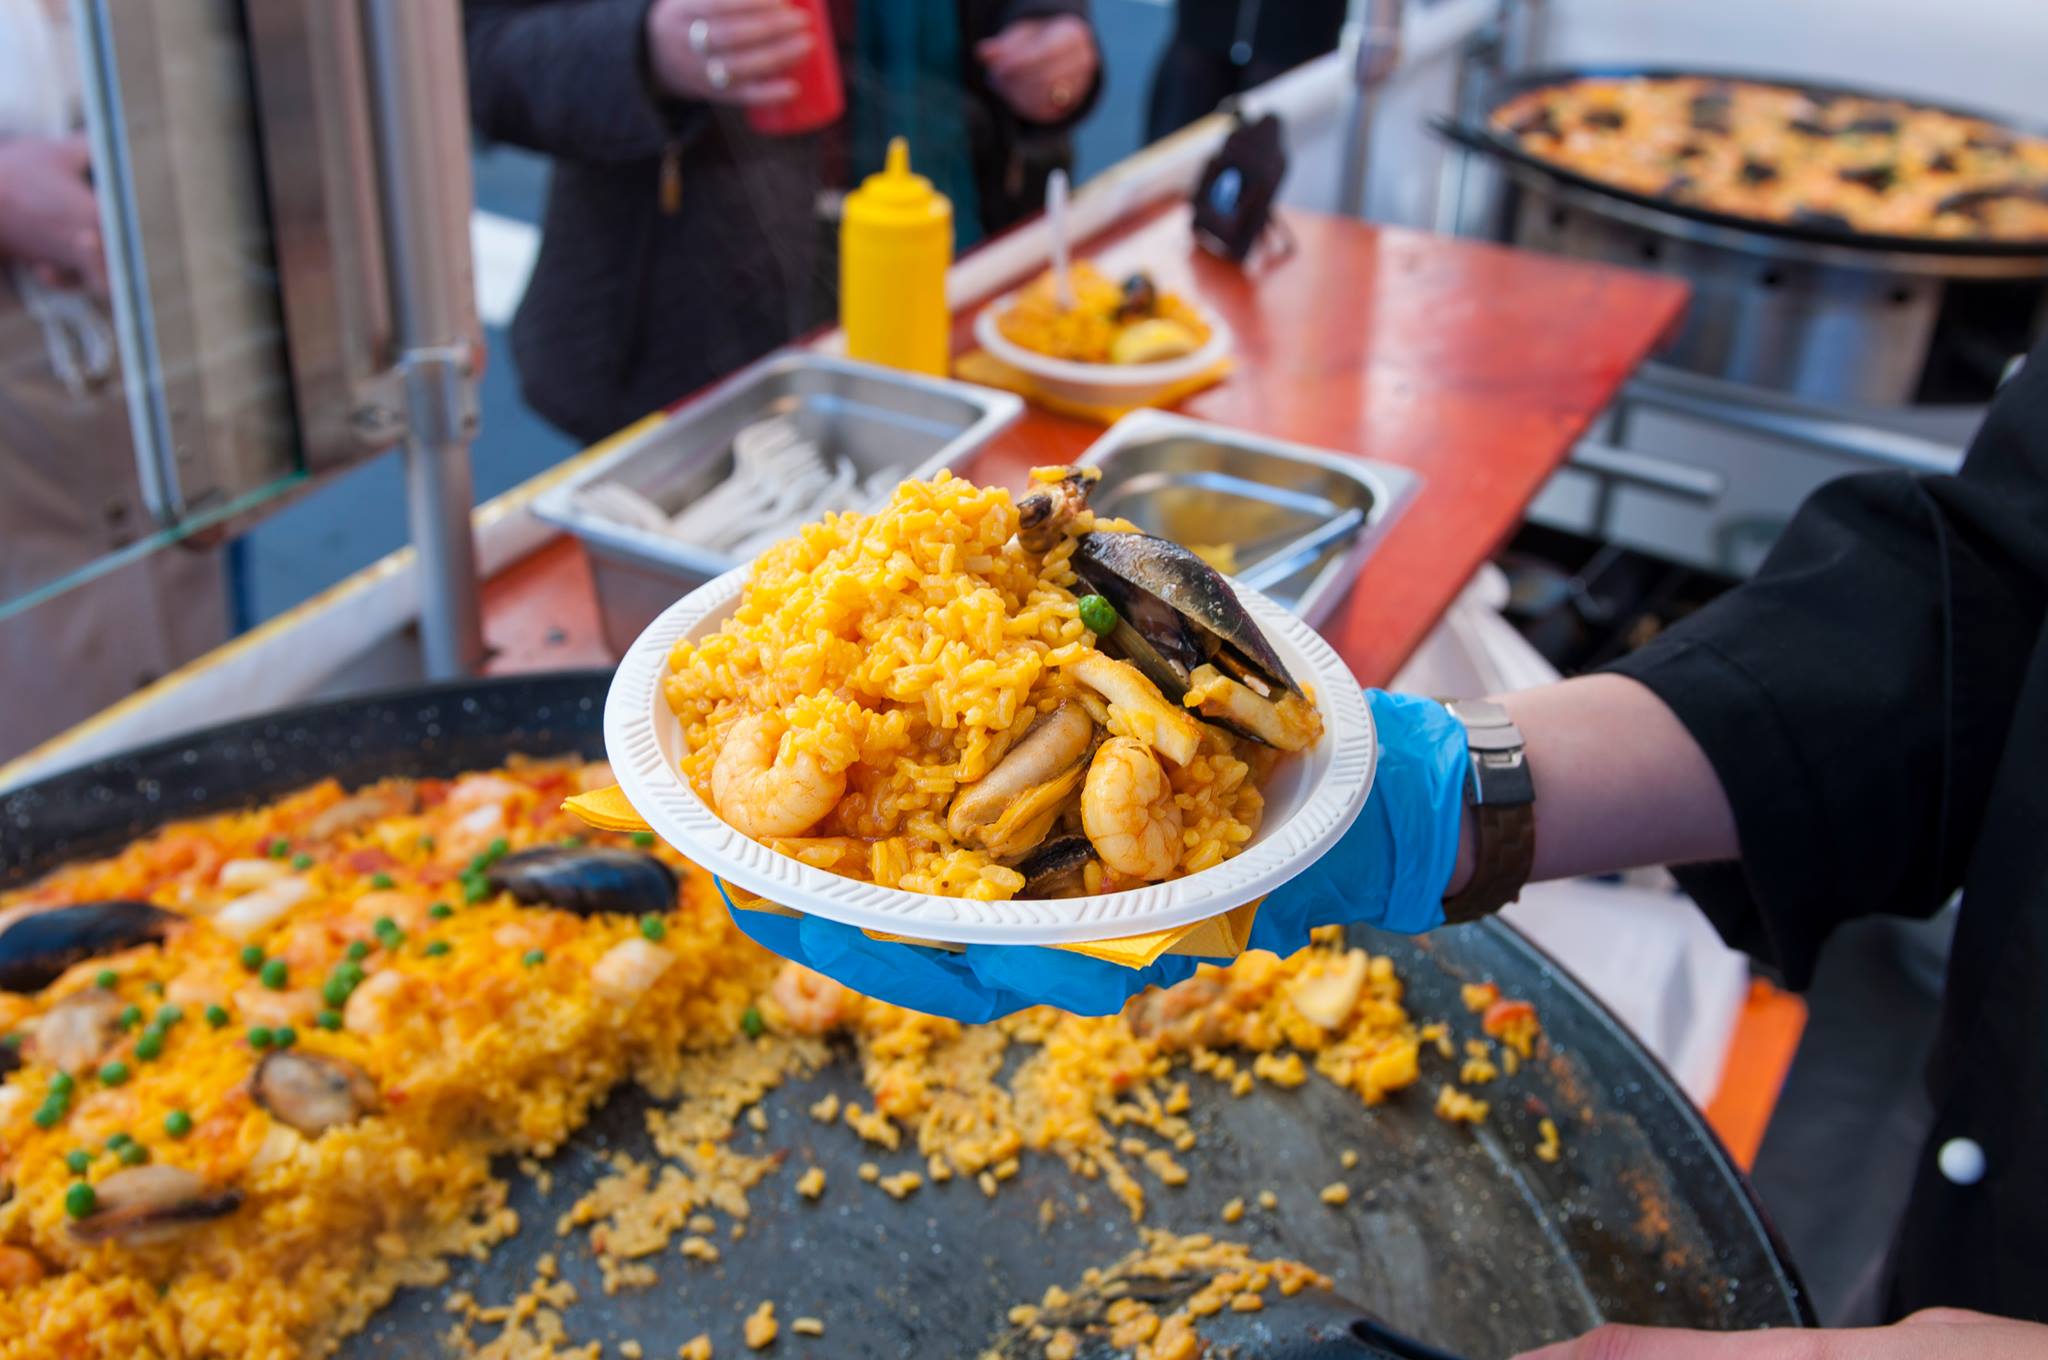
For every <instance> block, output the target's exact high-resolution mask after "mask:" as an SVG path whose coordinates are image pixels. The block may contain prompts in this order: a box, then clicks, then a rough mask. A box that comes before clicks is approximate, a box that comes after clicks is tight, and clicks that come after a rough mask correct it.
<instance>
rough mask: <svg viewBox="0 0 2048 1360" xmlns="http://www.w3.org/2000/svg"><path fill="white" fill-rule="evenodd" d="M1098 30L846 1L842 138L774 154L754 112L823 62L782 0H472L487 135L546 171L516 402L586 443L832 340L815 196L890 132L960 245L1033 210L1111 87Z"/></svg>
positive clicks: (997, 14)
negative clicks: (809, 340) (719, 382)
mask: <svg viewBox="0 0 2048 1360" xmlns="http://www.w3.org/2000/svg"><path fill="white" fill-rule="evenodd" d="M1088 13H1089V10H1088V3H1087V0H833V15H832V17H833V19H834V21H835V33H836V34H837V40H838V41H839V44H840V53H841V57H842V66H843V69H844V71H845V77H846V84H847V89H848V98H849V104H850V108H849V113H848V117H847V119H846V120H845V121H844V122H843V123H842V124H841V125H839V126H838V127H835V128H833V129H828V130H827V132H825V133H822V134H811V135H805V136H793V137H771V136H765V135H763V134H761V133H759V132H756V131H755V130H754V129H753V128H752V127H751V126H750V125H749V124H748V122H747V118H746V111H747V110H748V109H749V108H752V107H758V106H763V105H771V104H778V103H781V102H784V101H786V100H788V99H789V98H791V97H792V96H793V95H794V94H795V93H796V92H797V86H796V84H795V82H794V81H793V80H792V79H791V72H793V71H794V70H795V69H796V67H797V66H798V64H799V63H800V62H801V61H802V60H803V58H804V57H805V55H806V54H807V53H808V52H809V51H810V50H811V46H812V44H813V43H815V42H817V41H818V40H819V37H818V35H817V34H815V33H813V31H812V27H811V24H810V21H809V20H808V18H807V17H806V15H805V14H804V13H803V12H802V11H801V10H798V9H796V8H795V7H793V6H792V5H790V4H788V3H786V0H652V2H651V3H650V2H649V0H467V3H466V4H465V6H464V24H465V29H466V34H467V39H468V53H469V85H470V102H471V110H472V113H473V116H474V119H475V123H476V127H477V130H478V132H479V134H480V135H481V136H482V137H484V138H486V139H488V140H492V141H499V142H505V143H508V144H510V145H514V146H520V147H524V148H526V149H528V150H532V151H538V152H541V153H543V154H545V155H547V156H550V157H552V158H553V160H554V170H553V176H552V178H551V181H550V183H549V187H548V199H547V207H546V211H545V214H544V217H543V221H542V238H541V248H540V257H539V259H538V260H537V262H536V263H535V266H534V271H533V278H532V281H531V283H530V284H529V285H528V287H527V291H526V296H525V298H524V299H523V300H522V302H521V303H520V307H519V311H518V314H517V315H516V316H515V318H514V320H513V323H512V351H513V356H514V358H515V360H516V361H517V363H518V366H519V372H520V381H521V388H522V391H523V392H524V394H525V396H526V399H527V401H528V402H529V403H530V404H531V405H532V406H533V408H534V410H536V411H538V412H539V413H540V414H541V415H542V416H543V417H544V418H546V419H547V420H548V421H549V422H550V423H552V424H554V425H556V426H558V427H559V428H561V429H562V430H564V431H566V432H568V433H569V434H571V435H573V436H575V437H576V438H579V439H582V440H585V441H593V440H596V439H599V438H602V437H603V436H605V435H607V434H610V433H611V432H613V431H615V430H617V429H619V428H620V427H622V426H624V425H626V424H627V423H629V422H631V421H633V420H635V419H637V418H639V417H640V416H643V415H645V414H646V413H648V412H649V411H653V410H656V409H658V408H659V407H660V406H662V405H663V404H665V403H667V402H670V401H673V400H675V399H677V398H679V397H682V396H686V395H688V394H689V393H690V392H692V391H694V390H696V389H697V388H699V387H702V386H704V385H705V384H707V383H709V382H711V381H713V380H715V379H717V378H719V377H722V376H724V375H726V374H728V373H731V372H732V371H733V370H735V369H737V368H740V367H742V366H743V365H745V364H747V363H749V362H750V361H752V360H754V359H756V358H758V357H760V356H761V355H762V354H765V353H767V352H768V351H769V350H771V349H774V348H775V347H776V346H778V345H781V344H784V343H787V342H788V341H789V340H791V339H793V338H795V337H796V336H798V335H800V334H802V333H803V332H805V331H806V330H809V329H811V328H813V327H815V326H817V325H819V324H822V323H823V322H825V321H827V320H829V319H830V318H831V316H832V314H833V312H834V311H835V310H836V307H835V303H834V300H833V288H834V286H835V285H834V283H833V280H834V277H835V273H836V271H835V270H834V268H833V262H832V257H831V242H830V233H829V231H825V230H821V229H820V219H819V200H820V192H821V190H822V189H825V188H826V187H828V186H830V185H836V186H839V187H845V186H846V185H847V184H850V183H851V181H852V180H853V179H855V178H858V176H859V175H860V174H861V173H864V172H865V170H867V169H871V168H875V167H878V166H879V165H880V163H881V148H882V145H883V143H884V141H885V140H886V137H887V135H889V134H890V133H891V132H895V131H901V132H904V133H906V134H907V135H909V137H910V139H911V155H912V159H913V161H914V162H915V163H916V165H917V168H918V170H919V172H920V173H924V174H927V175H930V176H932V177H933V178H934V179H935V180H936V182H937V183H938V185H939V187H940V188H941V189H942V190H943V191H945V192H947V193H948V194H949V195H951V196H953V197H954V200H955V206H956V211H957V212H958V213H959V217H958V219H957V221H958V224H959V226H960V227H961V240H962V241H963V243H965V242H971V241H972V240H973V239H976V238H977V237H978V235H979V234H980V233H981V232H982V231H984V230H999V229H1000V228H1002V227H1004V226H1007V225H1008V224H1009V223H1011V222H1013V221H1015V220H1017V218H1019V217H1021V216H1023V215H1025V214H1026V213H1029V212H1031V211H1034V210H1035V209H1036V208H1037V206H1038V205H1039V204H1040V203H1041V202H1042V200H1043V193H1044V184H1045V179H1046V177H1047V175H1049V174H1050V172H1051V170H1052V169H1053V167H1054V166H1055V165H1058V164H1063V163H1064V158H1065V156H1066V154H1067V152H1066V143H1065V131H1066V129H1068V128H1069V127H1071V126H1072V123H1073V122H1074V120H1075V119H1077V118H1078V117H1080V116H1081V115H1082V114H1083V113H1085V112H1086V110H1087V108H1088V106H1089V104H1090V102H1091V101H1092V100H1093V98H1094V95H1095V92H1096V90H1097V88H1098V86H1099V83H1100V76H1099V68H1100V57H1099V54H1098V53H1097V51H1096V47H1095V38H1094V31H1093V29H1092V27H1091V26H1090V24H1089V21H1088ZM828 161H829V162H831V163H832V164H831V168H830V169H829V170H828V167H827V164H826V163H827V162H828Z"/></svg>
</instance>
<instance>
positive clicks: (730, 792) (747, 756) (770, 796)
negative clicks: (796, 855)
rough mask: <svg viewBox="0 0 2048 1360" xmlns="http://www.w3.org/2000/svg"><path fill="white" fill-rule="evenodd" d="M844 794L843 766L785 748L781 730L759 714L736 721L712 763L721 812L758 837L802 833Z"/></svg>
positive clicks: (714, 798) (714, 795)
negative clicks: (831, 765) (832, 765)
mask: <svg viewBox="0 0 2048 1360" xmlns="http://www.w3.org/2000/svg"><path fill="white" fill-rule="evenodd" d="M845 792H846V772H845V771H844V770H827V769H826V768H825V765H824V762H822V761H820V760H819V759H818V757H817V756H816V755H814V754H812V753H810V752H807V751H795V750H789V749H786V748H785V746H784V743H783V741H782V733H781V732H779V731H778V730H776V727H775V726H774V725H772V724H771V723H770V720H769V718H768V717H767V715H765V714H760V713H755V714H750V715H749V716H747V717H744V718H741V719H740V720H739V721H738V722H736V723H734V724H733V725H732V730H731V731H730V732H728V733H726V736H725V745H724V746H723V747H721V748H720V749H719V752H718V760H717V762H716V763H715V764H713V765H712V767H711V801H712V803H713V805H714V806H716V808H717V809H718V815H719V816H721V817H723V818H725V820H726V821H728V822H730V823H732V825H733V826H735V827H737V828H738V829H739V830H740V831H742V832H744V833H746V834H747V835H749V836H753V837H756V838H760V837H764V836H800V835H802V834H803V833H804V832H806V831H808V830H810V829H811V828H812V827H814V826H816V825H817V824H818V823H819V822H820V821H821V820H823V819H824V816H825V814H826V813H828V812H830V811H831V810H832V808H833V806H834V805H835V804H837V803H838V802H839V799H840V797H841V795H843V794H844V793H845Z"/></svg>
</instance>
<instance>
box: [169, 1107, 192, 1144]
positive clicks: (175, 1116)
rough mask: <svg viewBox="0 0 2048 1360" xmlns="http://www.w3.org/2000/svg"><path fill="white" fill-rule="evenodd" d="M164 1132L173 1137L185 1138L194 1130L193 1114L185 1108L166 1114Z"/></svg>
mask: <svg viewBox="0 0 2048 1360" xmlns="http://www.w3.org/2000/svg"><path fill="white" fill-rule="evenodd" d="M164 1132H165V1133H168V1134H169V1135H171V1137H173V1138H183V1137H184V1136H185V1135H186V1134H188V1133H190V1132H192V1116H191V1115H189V1114H187V1113H185V1112H184V1111H183V1110H172V1111H171V1112H170V1113H169V1114H167V1115H165V1116H164Z"/></svg>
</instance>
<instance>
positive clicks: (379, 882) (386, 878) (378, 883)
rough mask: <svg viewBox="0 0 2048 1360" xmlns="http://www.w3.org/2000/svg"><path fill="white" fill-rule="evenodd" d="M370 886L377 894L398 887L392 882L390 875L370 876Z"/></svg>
mask: <svg viewBox="0 0 2048 1360" xmlns="http://www.w3.org/2000/svg"><path fill="white" fill-rule="evenodd" d="M370 886H371V887H373V888H375V889H377V890H378V891H379V892H389V891H390V890H391V889H392V888H395V887H397V886H398V885H397V884H396V883H394V882H393V881H392V878H391V875H390V874H371V875H370Z"/></svg>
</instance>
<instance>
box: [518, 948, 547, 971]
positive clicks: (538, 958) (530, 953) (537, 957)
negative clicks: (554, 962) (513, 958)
mask: <svg viewBox="0 0 2048 1360" xmlns="http://www.w3.org/2000/svg"><path fill="white" fill-rule="evenodd" d="M547 960H548V951H547V950H545V949H529V950H527V951H526V952H525V953H524V954H521V955H520V956H519V961H520V962H521V963H523V964H525V965H526V966H527V967H528V968H538V967H540V966H541V965H542V964H543V963H546V962H547Z"/></svg>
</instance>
